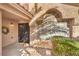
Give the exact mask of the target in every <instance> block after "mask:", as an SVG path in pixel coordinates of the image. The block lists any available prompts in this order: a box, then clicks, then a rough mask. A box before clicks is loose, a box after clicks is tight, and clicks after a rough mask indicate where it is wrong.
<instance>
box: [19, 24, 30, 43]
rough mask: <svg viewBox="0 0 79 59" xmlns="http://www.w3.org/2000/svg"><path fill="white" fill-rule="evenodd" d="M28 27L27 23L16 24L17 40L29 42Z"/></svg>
mask: <svg viewBox="0 0 79 59" xmlns="http://www.w3.org/2000/svg"><path fill="white" fill-rule="evenodd" d="M29 35H30V28H29V24H28V23H19V24H18V37H19V39H18V41H19V42H22V43H29V42H30V37H29Z"/></svg>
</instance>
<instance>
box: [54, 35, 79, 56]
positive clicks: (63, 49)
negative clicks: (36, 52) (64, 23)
mask: <svg viewBox="0 0 79 59" xmlns="http://www.w3.org/2000/svg"><path fill="white" fill-rule="evenodd" d="M52 45H53V48H52V55H55V56H79V41H77V40H75V39H70V38H67V37H62V36H54V37H53V38H52Z"/></svg>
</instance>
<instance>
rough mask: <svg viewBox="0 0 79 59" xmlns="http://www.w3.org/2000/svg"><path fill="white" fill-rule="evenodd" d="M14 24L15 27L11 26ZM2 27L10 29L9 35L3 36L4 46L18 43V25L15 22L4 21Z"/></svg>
mask: <svg viewBox="0 0 79 59" xmlns="http://www.w3.org/2000/svg"><path fill="white" fill-rule="evenodd" d="M11 23H13V25H14V26H11ZM2 25H3V26H6V27H8V28H9V33H8V34H2V46H3V47H5V46H7V45H9V44H12V43H14V42H17V40H18V24H17V22H16V21H13V20H4V19H3V21H2Z"/></svg>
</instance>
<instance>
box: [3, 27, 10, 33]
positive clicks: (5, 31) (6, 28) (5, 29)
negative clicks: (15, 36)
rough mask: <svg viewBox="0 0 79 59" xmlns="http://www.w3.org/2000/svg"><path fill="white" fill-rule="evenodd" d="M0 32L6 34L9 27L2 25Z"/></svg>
mask: <svg viewBox="0 0 79 59" xmlns="http://www.w3.org/2000/svg"><path fill="white" fill-rule="evenodd" d="M2 33H3V34H8V33H9V28H8V27H6V26H2Z"/></svg>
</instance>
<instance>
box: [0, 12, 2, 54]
mask: <svg viewBox="0 0 79 59" xmlns="http://www.w3.org/2000/svg"><path fill="white" fill-rule="evenodd" d="M1 27H2V13H1V11H0V56H1V55H2V33H1V31H2V30H1Z"/></svg>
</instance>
